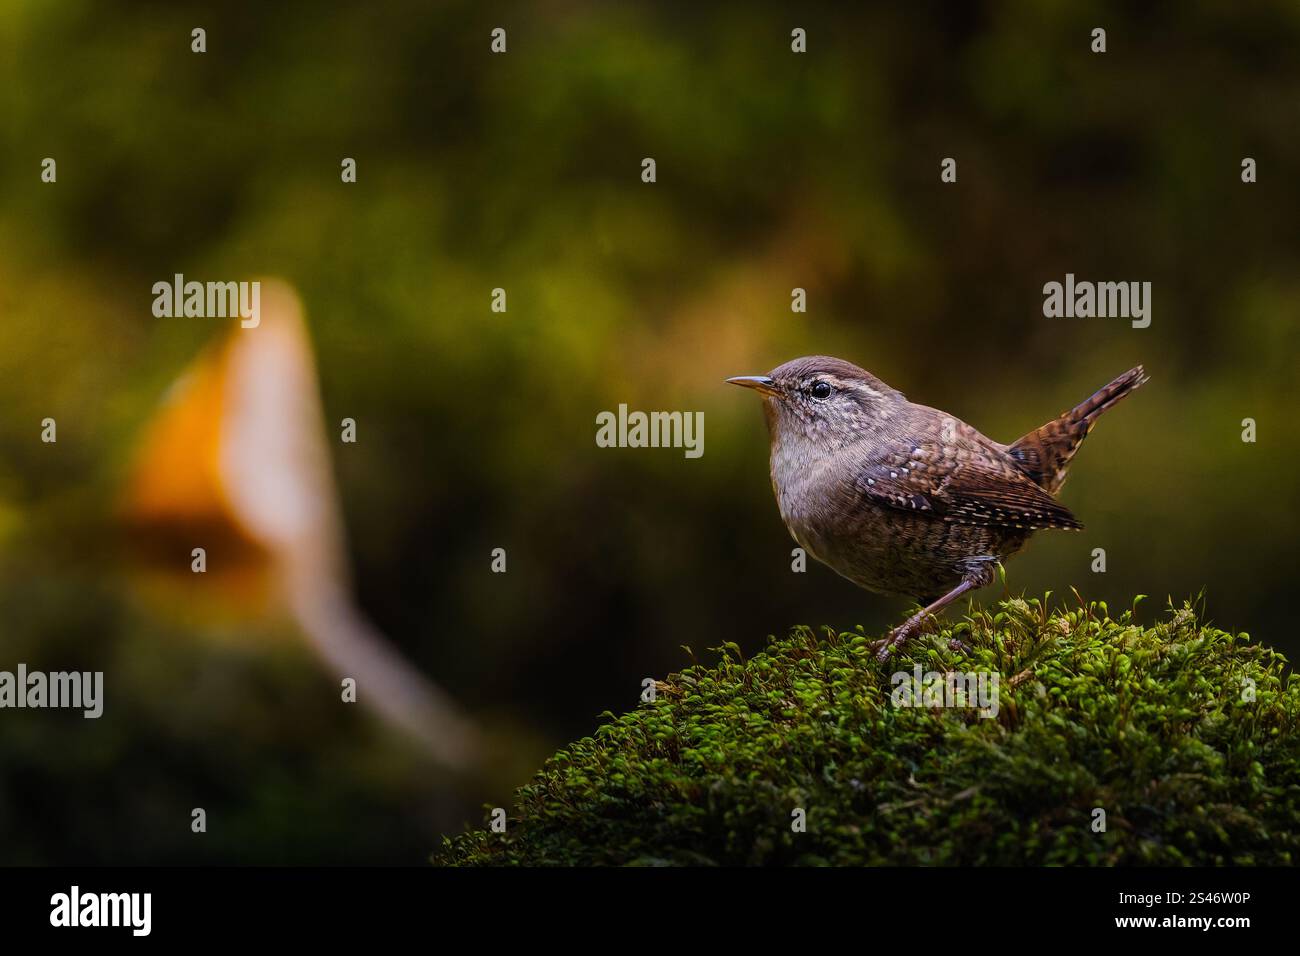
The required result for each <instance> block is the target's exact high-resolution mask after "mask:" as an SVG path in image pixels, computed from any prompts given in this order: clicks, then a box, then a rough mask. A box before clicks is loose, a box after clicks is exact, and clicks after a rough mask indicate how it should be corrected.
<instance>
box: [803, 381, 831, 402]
mask: <svg viewBox="0 0 1300 956" xmlns="http://www.w3.org/2000/svg"><path fill="white" fill-rule="evenodd" d="M833 391H834V389H833V388H831V383H830V382H813V384H812V388H810V389H808V394H810V395H811V396H812V397H813V398H819V399H827V398H830V397H831V392H833Z"/></svg>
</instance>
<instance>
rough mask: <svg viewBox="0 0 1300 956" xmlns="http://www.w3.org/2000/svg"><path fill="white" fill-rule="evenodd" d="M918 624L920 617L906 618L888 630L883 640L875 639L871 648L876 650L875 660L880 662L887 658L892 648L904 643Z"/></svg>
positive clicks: (919, 623)
mask: <svg viewBox="0 0 1300 956" xmlns="http://www.w3.org/2000/svg"><path fill="white" fill-rule="evenodd" d="M920 626H921V618H919V617H912V618H908V619H907V620H906V621H904V622H903V623H902V624H900V625H898V627H896V628H894V629H893V630H892V631H890V632H889V635H888V636H887V637H885V638H884V640H880V641H876V642H875V643H874V644H872V645H871V649H872V650H873V651H875V652H876V660H878V661H882V662H883V661H887V660H889V655H890V653H891V652H892V651H893V649H894V648H895V647H899V646H901V645H902V644H904V643H906V642H907V640H908V638H910V637H911V636H912V635H913V634H915V633H916V632H917V630H918V629H919V628H920Z"/></svg>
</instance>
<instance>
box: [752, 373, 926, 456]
mask: <svg viewBox="0 0 1300 956" xmlns="http://www.w3.org/2000/svg"><path fill="white" fill-rule="evenodd" d="M727 381H728V382H730V383H731V384H732V385H740V386H742V387H744V388H752V389H753V390H754V391H756V392H758V393H759V394H760V395H762V396H763V410H764V413H765V414H766V416H767V423H768V427H769V428H770V429H771V432H772V438H773V440H774V441H781V440H796V439H798V438H803V439H806V440H808V441H813V442H816V443H817V444H819V445H821V446H823V447H827V448H832V449H833V448H839V447H843V446H844V445H846V444H849V443H850V442H852V441H853V440H854V439H855V438H857V437H860V436H861V435H864V434H866V433H869V432H871V431H873V430H875V429H876V428H878V427H879V426H880V425H881V424H882V423H883V422H884V421H886V420H887V419H888V418H889V417H890V415H891V414H892V413H893V410H894V409H895V408H897V407H898V405H899V404H901V403H903V402H905V401H906V399H905V398H904V397H903V395H902V393H900V392H898V391H897V390H895V389H892V388H890V387H889V386H888V385H886V384H885V383H884V382H882V381H880V379H878V378H876V377H875V376H874V375H872V374H871V373H870V372H868V371H867V370H866V369H861V368H858V367H857V366H856V365H854V364H853V363H851V362H846V361H844V360H843V359H837V358H832V357H831V356H828V355H810V356H805V357H804V358H797V359H792V360H791V361H789V362H786V363H785V364H784V365H781V366H778V367H777V368H774V369H773V370H772V371H770V372H768V373H767V374H766V375H741V376H738V377H736V378H729V379H727Z"/></svg>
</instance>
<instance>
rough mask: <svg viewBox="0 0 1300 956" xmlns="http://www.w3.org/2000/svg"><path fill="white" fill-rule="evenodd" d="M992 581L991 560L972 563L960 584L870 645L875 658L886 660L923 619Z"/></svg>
mask: <svg viewBox="0 0 1300 956" xmlns="http://www.w3.org/2000/svg"><path fill="white" fill-rule="evenodd" d="M992 583H993V566H992V561H981V562H980V563H978V564H972V565H971V569H970V570H969V571H967V572H966V576H965V577H964V578H962V580H961V583H960V584H958V585H957V586H956V587H955V588H953V589H952V590H951V591H949V592H948V593H947V594H945V595H944V596H943V597H941V598H939V599H938V600H937V601H933V602H931V603H930V604H928V605H926V606H925V607H924V608H922V609H921V610H919V611H917V612H916V613H915V614H913V615H912V616H911V617H909V618H908V619H907V620H906V621H904V622H903V623H902V624H900V625H898V627H896V628H894V629H893V630H892V631H890V632H889V636H888V637H886V638H885V639H884V640H882V641H877V642H876V643H875V644H874V645H872V647H873V649H874V650H875V651H876V659H877V660H880V661H885V660H888V659H889V652H890V651H891V650H892V649H893V648H895V647H898V646H899V645H900V644H902V643H903V642H905V641H906V640H907V639H908V638H910V637H911V636H912V635H913V634H915V633H916V632H917V630H919V629H920V627H921V625H922V624H924V623H925V619H926V618H928V617H929V616H930V615H931V614H937V613H939V612H940V611H942V610H943V609H944V608H946V607H947V606H948V605H949V604H951V603H952V602H953V601H955V600H957V599H958V598H959V597H961V596H962V595H963V594H965V593H966V592H967V591H977V590H979V589H980V588H982V587H986V586H987V585H990V584H992ZM958 649H964V647H963V648H954V650H958Z"/></svg>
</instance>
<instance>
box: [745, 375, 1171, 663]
mask: <svg viewBox="0 0 1300 956" xmlns="http://www.w3.org/2000/svg"><path fill="white" fill-rule="evenodd" d="M727 381H728V382H730V383H732V384H733V385H742V386H744V387H745V388H752V389H754V390H755V391H757V392H759V393H761V394H762V396H763V412H764V414H765V416H766V418H767V425H768V432H769V434H770V435H771V439H772V462H771V468H772V488H773V490H774V491H775V492H776V500H777V504H778V506H779V507H780V509H781V518H782V520H783V521H784V522H785V526H786V527H787V528H788V529H789V531H790V534H791V535H792V536H793V537H794V539H795V541H796V542H798V544H799V546H800V547H802V548H803V549H804V550H805V551H806V552H807V553H809V554H811V555H812V556H813V557H814V558H816V559H817V560H818V561H821V562H822V563H823V564H825V565H828V566H829V567H830V568H832V569H833V570H834V571H836V572H838V573H839V574H841V575H843V576H844V577H846V578H848V579H849V580H850V581H852V582H853V583H854V584H857V585H859V586H861V587H864V588H866V589H868V590H870V591H875V592H877V593H880V594H898V595H903V596H905V597H912V598H916V599H918V600H919V601H920V603H922V604H924V605H926V606H925V607H924V609H923V610H921V611H920V612H919V613H917V614H915V615H913V616H912V617H910V618H908V619H907V620H906V621H905V622H904V623H903V624H901V625H900V626H899V627H897V628H895V629H894V630H893V631H892V632H891V633H890V634H889V636H888V637H887V638H885V639H884V640H883V641H881V642H880V643H879V657H880V659H881V660H884V659H885V658H887V657H888V656H889V652H890V649H891V648H892V647H896V646H898V645H900V644H902V643H903V642H904V641H906V640H907V639H908V638H909V637H910V636H911V635H912V634H914V633H916V631H917V630H918V629H919V628H920V626H921V624H922V623H923V622H924V621H925V620H926V618H927V617H928V616H929V615H931V614H934V613H937V612H938V611H940V610H942V609H943V608H944V607H946V606H947V605H948V604H950V603H951V602H953V601H955V600H956V599H957V598H958V597H960V596H961V595H962V594H964V593H966V592H967V591H972V590H976V589H978V588H982V587H985V586H986V585H988V584H991V583H992V582H993V577H994V567H995V566H996V565H997V564H998V563H999V562H1001V561H1002V560H1003V559H1005V558H1007V557H1009V556H1010V555H1012V554H1014V553H1015V552H1017V551H1019V550H1020V549H1021V547H1023V546H1024V544H1025V541H1026V540H1028V538H1029V536H1030V535H1031V534H1032V533H1033V532H1035V531H1037V530H1039V529H1041V528H1063V529H1066V530H1078V529H1079V528H1082V527H1083V525H1081V524H1080V523H1079V521H1078V520H1077V519H1076V518H1075V517H1074V515H1073V514H1071V513H1070V509H1068V508H1066V507H1065V506H1064V505H1063V504H1061V503H1060V502H1058V501H1057V500H1056V499H1055V498H1054V497H1053V496H1054V495H1055V494H1056V492H1057V491H1059V490H1060V488H1061V485H1062V484H1064V483H1065V474H1066V469H1067V468H1068V467H1069V464H1070V459H1072V458H1073V457H1074V453H1075V452H1076V451H1077V450H1078V448H1079V443H1080V442H1082V441H1083V439H1084V438H1085V437H1086V436H1087V434H1088V432H1090V431H1091V430H1092V426H1093V425H1095V424H1096V423H1097V419H1098V418H1099V417H1100V416H1101V414H1102V413H1103V412H1105V411H1106V410H1107V409H1109V408H1110V407H1111V406H1113V405H1114V404H1115V403H1116V402H1118V401H1120V399H1122V398H1124V396H1126V395H1128V394H1129V393H1130V392H1132V391H1133V390H1135V389H1136V388H1138V387H1139V386H1141V385H1142V384H1143V383H1144V382H1146V381H1147V375H1146V373H1145V372H1144V371H1143V370H1142V366H1140V365H1139V366H1138V367H1137V368H1134V369H1130V370H1129V371H1127V372H1125V373H1124V374H1123V375H1121V376H1120V377H1119V378H1117V379H1115V381H1113V382H1111V383H1110V384H1109V385H1107V386H1106V387H1105V388H1103V389H1101V390H1100V391H1098V392H1097V393H1096V394H1095V395H1093V396H1092V397H1091V398H1089V399H1088V400H1087V401H1085V402H1083V403H1081V404H1080V405H1078V406H1076V407H1075V408H1073V409H1071V410H1070V411H1068V412H1066V413H1065V414H1063V415H1062V416H1061V417H1060V418H1057V419H1056V420H1054V421H1051V422H1048V423H1047V424H1046V425H1043V426H1042V427H1041V428H1036V429H1034V430H1033V431H1032V432H1030V433H1029V434H1028V435H1025V436H1024V437H1023V438H1020V439H1018V440H1017V441H1014V442H1012V443H1011V444H1010V445H1003V444H1001V443H999V442H995V441H993V440H992V439H991V438H987V437H985V436H984V435H982V434H981V433H980V432H978V431H976V430H975V429H974V428H972V427H971V426H970V425H967V424H966V423H965V422H963V421H961V420H960V419H958V418H956V417H954V416H952V415H949V414H948V413H947V412H941V411H939V410H938V409H934V408H928V407H926V406H925V405H914V404H913V403H911V402H909V401H908V400H907V399H906V398H905V397H904V396H903V394H902V393H901V392H899V391H897V390H896V389H893V388H890V387H889V386H888V385H886V384H885V383H884V382H882V381H880V379H878V378H876V377H875V376H874V375H872V374H871V373H870V372H867V371H865V370H864V369H860V368H858V367H857V366H856V365H853V364H852V363H850V362H845V361H844V360H842V359H837V358H831V357H829V356H825V355H813V356H808V357H806V358H798V359H794V360H793V361H790V362H786V363H785V364H784V365H782V366H780V367H779V368H777V369H774V370H773V371H772V372H770V373H769V374H767V375H746V376H741V377H738V378H729V379H727Z"/></svg>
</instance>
